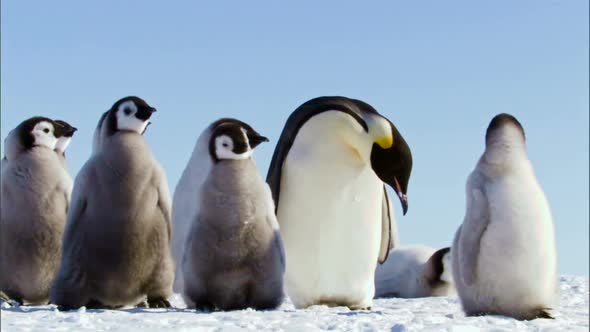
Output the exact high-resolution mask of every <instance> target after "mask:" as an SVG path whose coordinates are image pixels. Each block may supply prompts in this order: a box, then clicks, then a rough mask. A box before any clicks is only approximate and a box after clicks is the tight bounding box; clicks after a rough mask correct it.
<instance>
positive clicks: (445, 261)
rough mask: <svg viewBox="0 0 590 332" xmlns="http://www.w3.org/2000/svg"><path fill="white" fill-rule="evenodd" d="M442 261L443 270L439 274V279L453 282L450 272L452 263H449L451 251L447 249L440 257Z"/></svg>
mask: <svg viewBox="0 0 590 332" xmlns="http://www.w3.org/2000/svg"><path fill="white" fill-rule="evenodd" d="M442 263H443V272H442V274H441V275H440V280H442V281H444V282H448V283H453V274H452V270H451V269H452V263H451V252H450V251H449V252H448V253H446V254H445V255H444V256H443V259H442Z"/></svg>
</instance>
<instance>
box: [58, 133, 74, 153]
mask: <svg viewBox="0 0 590 332" xmlns="http://www.w3.org/2000/svg"><path fill="white" fill-rule="evenodd" d="M71 141H72V138H71V137H66V136H62V137H60V138H58V139H57V144H56V145H55V151H58V152H65V151H66V149H67V148H68V145H70V142H71Z"/></svg>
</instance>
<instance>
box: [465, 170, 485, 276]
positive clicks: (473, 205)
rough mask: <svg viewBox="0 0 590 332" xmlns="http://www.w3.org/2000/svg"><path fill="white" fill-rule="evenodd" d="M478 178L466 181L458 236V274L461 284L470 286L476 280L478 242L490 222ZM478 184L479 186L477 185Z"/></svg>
mask: <svg viewBox="0 0 590 332" xmlns="http://www.w3.org/2000/svg"><path fill="white" fill-rule="evenodd" d="M478 180H480V178H479V177H478V176H473V175H472V176H471V177H470V179H469V181H468V186H467V187H468V190H470V191H471V192H468V193H467V211H466V212H465V220H464V221H463V225H462V229H461V233H460V234H459V243H458V244H459V246H458V257H459V266H460V269H459V273H460V274H461V278H462V279H463V282H465V284H467V285H472V284H473V283H474V282H475V279H476V277H477V276H476V271H477V260H478V257H479V250H480V241H481V238H482V236H483V233H484V232H485V231H486V229H487V227H488V224H489V222H490V215H489V204H488V200H487V197H486V195H485V192H484V190H483V187H482V186H481V183H476V182H477V181H478ZM478 184H480V185H478Z"/></svg>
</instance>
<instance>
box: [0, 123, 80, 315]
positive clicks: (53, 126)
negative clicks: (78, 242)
mask: <svg viewBox="0 0 590 332" xmlns="http://www.w3.org/2000/svg"><path fill="white" fill-rule="evenodd" d="M63 135H64V131H63V128H62V127H61V126H60V125H58V124H57V123H56V122H55V121H53V120H51V119H49V118H46V117H38V116H37V117H32V118H30V119H27V120H25V121H23V122H22V123H21V124H19V125H18V126H17V127H16V128H15V129H13V130H12V131H11V132H10V133H9V135H8V137H7V138H6V140H5V151H6V157H5V159H4V160H3V161H2V173H1V181H0V182H1V187H2V191H1V196H0V271H2V273H0V291H1V293H3V294H4V297H7V298H10V299H12V300H14V301H16V302H19V303H21V304H33V305H37V304H47V302H48V299H49V287H50V285H51V283H52V281H53V279H54V277H55V274H56V272H57V269H58V266H59V261H60V256H61V243H62V237H63V231H64V227H65V223H66V211H67V210H68V205H69V199H70V193H71V190H72V180H71V178H70V176H69V175H68V173H67V171H66V170H65V169H64V168H63V167H62V166H61V163H60V160H59V158H58V155H57V154H56V153H55V152H54V149H55V147H56V144H57V142H58V140H59V139H60V138H61V137H62V136H63Z"/></svg>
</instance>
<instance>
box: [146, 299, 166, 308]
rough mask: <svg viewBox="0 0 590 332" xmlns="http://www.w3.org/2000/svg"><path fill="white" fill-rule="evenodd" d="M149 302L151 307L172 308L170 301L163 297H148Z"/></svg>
mask: <svg viewBox="0 0 590 332" xmlns="http://www.w3.org/2000/svg"><path fill="white" fill-rule="evenodd" d="M147 302H148V305H149V307H150V308H172V305H171V304H170V301H168V300H166V299H165V298H163V297H156V298H152V299H150V298H148V300H147Z"/></svg>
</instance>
